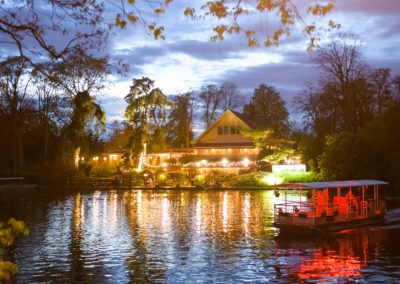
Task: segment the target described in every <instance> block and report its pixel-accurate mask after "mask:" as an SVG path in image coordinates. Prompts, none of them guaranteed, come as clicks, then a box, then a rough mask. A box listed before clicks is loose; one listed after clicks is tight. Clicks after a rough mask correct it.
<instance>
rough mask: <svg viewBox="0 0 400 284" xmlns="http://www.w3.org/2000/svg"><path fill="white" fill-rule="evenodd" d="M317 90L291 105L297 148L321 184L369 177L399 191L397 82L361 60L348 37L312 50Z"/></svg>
mask: <svg viewBox="0 0 400 284" xmlns="http://www.w3.org/2000/svg"><path fill="white" fill-rule="evenodd" d="M315 62H316V64H317V65H318V66H319V68H320V70H321V79H320V84H319V86H307V87H306V89H305V90H304V91H303V92H302V93H301V94H299V95H298V96H297V97H296V99H295V103H296V104H297V106H298V109H299V110H300V111H301V113H302V115H303V118H304V123H305V125H306V134H303V137H302V138H301V143H300V149H301V152H302V153H303V158H304V160H305V162H307V164H308V166H309V167H310V168H311V169H314V170H317V171H320V172H321V177H322V178H323V179H331V180H338V179H339V180H340V179H353V178H375V179H384V180H387V181H389V182H391V183H392V184H393V185H394V186H395V187H399V186H400V175H399V173H400V163H399V161H400V160H399V156H400V131H399V130H400V129H399V127H400V120H399V119H400V105H399V104H400V101H399V95H400V92H399V91H400V77H399V76H395V77H394V76H392V75H391V70H390V69H386V68H378V69H374V68H372V67H370V66H368V65H367V63H366V62H364V61H363V59H362V53H361V45H360V43H359V41H358V40H357V38H355V37H354V36H353V35H343V34H341V35H339V36H338V37H336V38H335V39H334V40H332V41H331V42H330V43H329V44H327V45H326V46H325V47H323V48H321V49H320V50H318V51H317V55H316V58H315Z"/></svg>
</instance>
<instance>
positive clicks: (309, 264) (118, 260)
mask: <svg viewBox="0 0 400 284" xmlns="http://www.w3.org/2000/svg"><path fill="white" fill-rule="evenodd" d="M281 198H282V196H281ZM274 202H279V198H277V197H275V195H274V192H273V191H268V190H218V191H206V190H161V191H160V190H159V191H157V190H112V191H95V190H88V191H80V192H74V191H72V192H71V191H70V192H68V191H65V190H62V191H60V190H55V189H54V190H45V191H44V190H41V191H37V192H35V191H33V192H15V193H11V192H0V208H1V209H0V220H2V221H4V220H7V219H8V218H10V217H14V218H16V219H19V220H24V221H25V222H26V223H27V226H28V227H29V229H30V235H29V236H28V237H21V238H19V239H18V240H17V242H16V244H15V246H14V247H13V248H12V250H11V251H10V254H11V257H12V258H13V261H14V262H16V263H17V264H18V266H19V269H20V272H19V273H18V274H17V276H16V278H15V279H14V281H15V282H16V283H55V282H57V283H66V282H74V283H227V282H231V283H245V282H248V283H266V282H269V283H292V282H293V283H296V282H317V283H321V282H328V283H336V282H342V283H343V282H345V283H346V282H353V281H354V282H369V283H379V282H381V283H393V282H397V283H398V282H399V281H400V241H399V239H400V226H398V225H395V226H393V225H392V226H385V227H368V228H362V229H357V230H352V231H345V232H341V233H337V234H334V235H324V236H319V237H318V236H315V237H313V238H310V237H309V238H304V237H302V238H295V237H292V238H283V237H282V236H280V235H279V231H278V230H277V229H275V228H273V227H272V222H273V204H274Z"/></svg>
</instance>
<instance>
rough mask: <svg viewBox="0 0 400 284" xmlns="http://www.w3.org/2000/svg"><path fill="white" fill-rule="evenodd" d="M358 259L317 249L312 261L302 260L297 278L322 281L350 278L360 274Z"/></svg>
mask: <svg viewBox="0 0 400 284" xmlns="http://www.w3.org/2000/svg"><path fill="white" fill-rule="evenodd" d="M360 270H361V262H360V260H359V258H355V257H353V256H351V255H347V256H341V255H338V254H337V253H336V252H334V251H325V252H324V251H323V250H322V249H317V250H316V251H315V253H314V257H313V258H312V259H302V261H301V263H300V267H299V272H298V277H299V278H300V279H302V280H305V279H322V278H331V277H346V278H349V279H348V280H350V279H351V277H354V276H359V275H360V274H361V272H360Z"/></svg>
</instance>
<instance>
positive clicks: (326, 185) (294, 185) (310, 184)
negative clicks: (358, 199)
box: [282, 179, 388, 188]
mask: <svg viewBox="0 0 400 284" xmlns="http://www.w3.org/2000/svg"><path fill="white" fill-rule="evenodd" d="M387 184H388V183H387V182H385V181H381V180H370V179H362V180H344V181H327V182H299V183H290V184H285V185H283V186H282V187H285V188H299V187H303V188H338V187H357V186H369V185H387Z"/></svg>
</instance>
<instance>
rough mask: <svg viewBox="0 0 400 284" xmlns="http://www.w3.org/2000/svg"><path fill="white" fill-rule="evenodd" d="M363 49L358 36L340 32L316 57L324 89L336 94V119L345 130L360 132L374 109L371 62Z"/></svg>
mask: <svg viewBox="0 0 400 284" xmlns="http://www.w3.org/2000/svg"><path fill="white" fill-rule="evenodd" d="M360 48H361V43H360V40H359V39H358V38H357V37H356V36H354V35H352V34H338V35H337V36H335V37H334V38H333V39H332V41H331V42H329V43H328V44H327V45H325V46H323V47H322V48H321V49H319V50H318V52H317V56H316V58H315V62H316V63H317V65H318V66H319V68H320V69H321V71H322V74H321V75H322V78H324V80H322V84H323V89H324V92H329V93H330V94H331V96H332V97H333V107H334V108H335V113H336V114H337V117H336V119H338V120H339V121H340V124H341V126H340V127H341V128H342V130H345V131H357V130H358V129H359V128H360V126H361V125H362V123H363V122H364V120H365V118H366V117H369V116H370V112H371V111H370V109H371V108H370V103H371V102H370V100H371V98H370V97H368V95H370V92H368V86H367V84H366V80H365V78H366V74H365V70H367V65H366V64H365V63H364V62H363V61H362V58H361V57H362V55H361V50H360Z"/></svg>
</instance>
